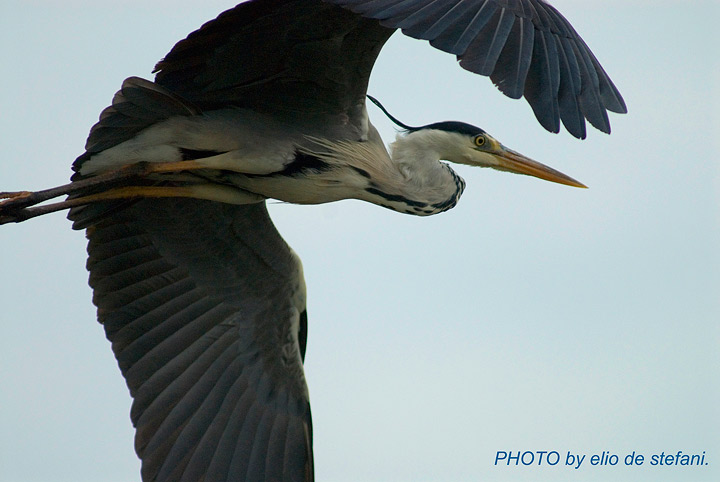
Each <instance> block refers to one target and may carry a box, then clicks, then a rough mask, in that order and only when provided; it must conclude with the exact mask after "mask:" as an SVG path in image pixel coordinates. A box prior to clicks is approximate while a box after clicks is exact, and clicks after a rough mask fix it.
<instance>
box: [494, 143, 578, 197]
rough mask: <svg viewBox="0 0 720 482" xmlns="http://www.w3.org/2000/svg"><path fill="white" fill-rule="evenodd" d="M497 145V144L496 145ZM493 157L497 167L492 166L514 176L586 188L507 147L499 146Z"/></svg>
mask: <svg viewBox="0 0 720 482" xmlns="http://www.w3.org/2000/svg"><path fill="white" fill-rule="evenodd" d="M498 144H499V143H498ZM492 155H493V157H495V160H496V161H497V162H498V166H497V167H496V166H493V167H494V168H495V169H499V170H501V171H508V172H514V173H516V174H525V175H526V176H533V177H538V178H540V179H544V180H546V181H551V182H557V183H558V184H565V185H567V186H573V187H582V188H587V186H586V185H585V184H583V183H581V182H579V181H576V180H575V179H573V178H572V177H570V176H568V175H565V174H563V173H562V172H560V171H556V170H555V169H553V168H552V167H548V166H546V165H545V164H541V163H539V162H537V161H533V160H532V159H530V158H529V157H525V156H523V155H522V154H520V153H519V152H515V151H513V150H511V149H508V148H507V147H505V146H503V145H502V144H499V145H498V147H497V150H496V152H493V154H492Z"/></svg>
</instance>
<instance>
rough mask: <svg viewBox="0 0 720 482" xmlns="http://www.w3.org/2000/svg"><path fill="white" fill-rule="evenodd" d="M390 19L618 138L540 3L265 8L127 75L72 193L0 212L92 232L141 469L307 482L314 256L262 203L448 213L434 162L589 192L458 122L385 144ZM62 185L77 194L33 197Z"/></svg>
mask: <svg viewBox="0 0 720 482" xmlns="http://www.w3.org/2000/svg"><path fill="white" fill-rule="evenodd" d="M398 28H400V29H403V32H404V33H406V34H408V35H410V36H413V37H417V38H421V39H427V40H430V41H431V43H432V45H434V46H436V47H438V48H440V49H441V50H444V51H447V52H450V53H453V54H455V55H457V56H458V59H459V61H460V65H461V66H463V67H464V68H466V69H468V70H471V71H473V72H477V73H480V74H483V75H490V76H491V78H492V79H493V81H494V82H495V83H496V84H497V85H498V86H499V88H500V89H501V90H502V91H503V92H504V93H506V94H507V95H509V96H511V97H515V98H517V97H520V96H521V95H524V96H525V97H526V99H527V100H528V101H529V102H530V104H531V106H532V107H533V110H534V112H535V114H536V117H537V118H538V120H539V121H540V122H541V124H542V125H543V126H545V127H546V128H547V129H549V130H552V131H557V130H559V125H560V122H561V121H562V122H563V124H564V125H565V126H566V127H567V129H568V130H569V131H570V132H571V133H572V134H573V135H575V136H577V137H584V136H585V119H587V120H589V121H590V122H591V123H592V124H593V125H595V126H596V127H598V128H599V129H601V130H603V131H606V132H609V123H608V121H607V113H606V110H614V111H619V112H622V111H624V110H625V107H624V104H623V101H622V98H621V97H620V95H619V93H618V92H617V90H616V89H615V87H614V86H613V85H612V82H610V80H609V78H608V77H607V74H605V72H604V71H603V70H602V68H601V67H600V65H599V63H598V62H597V60H596V59H595V57H594V56H593V55H592V53H590V51H589V50H588V49H587V46H586V45H585V44H584V42H583V41H582V40H581V39H580V37H579V36H577V33H575V31H574V30H573V29H572V27H570V25H569V24H568V23H567V21H566V20H565V19H564V18H563V17H562V16H561V15H560V14H559V13H557V12H556V11H555V10H554V9H553V8H552V7H550V6H548V5H547V4H545V3H544V2H542V1H539V0H524V1H520V0H517V1H503V2H499V1H495V0H471V1H463V2H458V3H452V2H446V1H435V2H431V1H423V0H417V1H399V0H374V1H369V0H329V1H326V2H323V1H320V0H254V1H250V2H247V3H244V4H241V5H238V6H237V7H235V8H234V9H231V10H229V11H227V12H225V13H223V14H221V15H220V16H219V17H218V18H217V19H216V20H214V21H212V22H209V23H207V24H206V25H204V26H203V27H202V28H201V29H200V30H198V31H196V32H194V33H192V34H191V35H190V36H188V38H187V39H185V40H183V41H181V42H179V43H178V44H177V45H176V46H175V47H174V48H173V49H172V51H171V52H170V53H169V54H168V55H167V56H166V57H165V58H164V59H163V60H161V61H160V62H159V63H158V64H157V66H156V71H157V75H156V78H155V81H154V82H151V81H147V80H143V79H139V78H130V79H127V80H126V81H125V82H124V83H123V86H122V88H121V90H120V91H119V92H118V93H117V94H116V96H115V98H114V99H113V103H112V105H111V106H110V107H108V108H107V109H106V110H105V111H103V113H102V115H101V117H100V121H99V122H98V124H97V125H96V126H95V127H93V129H92V131H91V133H90V136H89V138H88V142H87V145H86V152H85V153H84V154H83V155H81V156H80V157H79V158H78V159H77V160H76V161H75V163H74V165H73V169H74V170H75V175H74V176H73V182H72V183H71V184H69V185H68V186H63V187H60V188H55V189H51V190H48V191H42V192H38V193H23V194H17V193H15V194H12V193H11V194H8V195H6V196H5V197H8V198H9V199H8V200H7V201H5V202H4V203H3V204H0V222H11V221H22V220H24V219H27V218H29V217H33V216H35V215H38V214H43V213H45V212H50V211H52V210H57V209H62V208H71V210H70V214H69V217H70V219H71V220H72V221H73V222H74V227H75V228H76V229H83V228H87V234H88V239H89V245H88V254H89V260H88V269H89V271H90V285H91V286H92V288H93V290H94V299H93V301H94V303H95V304H96V305H97V306H98V319H99V321H100V322H101V323H103V325H104V328H105V331H106V334H107V337H108V339H109V340H110V341H111V342H112V347H113V351H114V353H115V356H116V358H117V360H118V364H119V366H120V369H121V371H122V373H123V375H124V376H125V378H126V380H127V383H128V387H129V389H130V392H131V395H132V396H133V398H134V403H133V408H132V412H131V418H132V421H133V424H134V425H135V426H136V428H137V435H136V451H137V453H138V455H139V456H140V457H141V459H142V461H143V466H142V476H143V480H146V481H150V480H152V481H171V480H178V481H180V480H182V481H197V480H204V481H206V482H211V481H213V482H214V481H230V480H233V481H238V480H248V481H256V480H258V481H259V480H288V481H290V480H305V481H308V480H312V479H313V477H314V476H313V470H314V469H313V460H312V424H311V420H310V405H309V397H308V391H307V386H306V384H305V378H304V374H303V360H304V356H305V347H306V340H307V312H306V304H305V302H306V290H305V283H304V280H303V275H302V265H301V263H300V260H299V258H298V257H297V256H296V255H295V253H293V251H292V250H291V249H290V248H289V247H288V246H287V244H286V243H285V242H284V241H283V240H282V238H281V236H280V235H279V234H278V233H277V231H276V230H275V228H274V226H273V224H272V222H271V221H270V219H269V216H268V214H267V210H266V207H265V200H266V199H278V200H281V201H286V202H290V203H297V204H318V203H326V202H332V201H336V200H341V199H349V198H353V199H361V200H364V201H368V202H371V203H374V204H377V205H380V206H384V207H387V208H389V209H393V210H395V211H398V212H402V213H407V214H413V215H431V214H436V213H439V212H443V211H446V210H448V209H450V208H452V207H453V206H455V204H456V203H457V202H458V199H459V197H460V195H461V194H462V192H463V190H464V188H465V182H464V181H463V180H462V178H461V177H460V176H459V175H457V174H456V173H455V172H454V171H453V170H452V169H451V168H450V166H449V165H448V164H447V163H445V162H442V160H447V161H450V162H454V163H458V164H466V165H471V166H480V167H491V168H494V169H499V170H506V171H511V172H516V173H521V174H528V175H532V176H536V177H540V178H543V179H547V180H551V181H554V182H560V183H564V184H568V185H573V186H582V184H580V183H578V182H577V181H575V180H573V179H572V178H569V177H568V176H565V175H564V174H561V173H559V172H557V171H554V170H552V169H550V168H548V167H547V166H543V165H542V164H539V163H536V162H535V161H532V160H530V159H528V158H526V157H524V156H522V155H520V154H518V153H516V152H514V151H512V150H510V149H507V148H506V147H504V146H503V145H502V144H500V143H499V142H498V141H497V140H495V139H494V138H492V137H491V136H490V135H489V134H487V133H486V132H485V131H483V130H482V129H480V128H478V127H475V126H472V125H469V124H465V123H461V122H440V123H435V124H430V125H427V126H422V127H410V126H407V125H404V124H401V123H399V121H397V120H396V119H394V118H392V117H391V118H392V119H393V120H394V121H395V122H396V123H399V124H400V125H401V127H402V128H403V129H404V131H403V132H402V133H401V134H400V135H399V136H398V138H397V139H396V141H395V142H394V143H393V144H392V145H391V147H390V152H388V150H387V149H386V148H385V146H384V143H383V142H382V139H381V138H380V136H379V134H378V132H377V131H376V129H375V128H374V127H373V126H372V124H371V123H370V121H369V117H368V111H367V109H366V91H367V85H368V80H369V76H370V72H371V70H372V66H373V63H374V61H375V59H376V57H377V55H378V53H379V52H380V49H381V48H382V46H383V44H384V43H385V42H386V41H387V40H388V38H389V37H390V36H391V35H392V34H393V32H394V31H395V30H396V29H398ZM381 109H383V111H384V108H382V107H381ZM385 112H386V111H385ZM386 113H387V112H386ZM61 194H69V195H70V198H69V200H68V201H65V202H61V203H58V204H56V205H54V206H51V207H42V206H41V207H35V208H34V207H32V206H33V205H35V204H37V203H39V202H42V201H44V200H47V199H50V198H52V197H56V196H58V195H61Z"/></svg>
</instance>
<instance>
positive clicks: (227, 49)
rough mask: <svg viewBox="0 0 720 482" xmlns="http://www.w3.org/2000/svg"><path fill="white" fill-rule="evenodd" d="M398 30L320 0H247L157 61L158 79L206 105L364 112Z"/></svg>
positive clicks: (290, 111) (314, 112) (316, 112)
mask: <svg viewBox="0 0 720 482" xmlns="http://www.w3.org/2000/svg"><path fill="white" fill-rule="evenodd" d="M393 31H394V29H388V28H385V27H382V26H380V25H379V24H378V22H377V21H374V20H369V19H365V18H362V17H361V16H359V15H355V14H353V13H352V12H349V11H347V10H343V9H341V8H338V7H336V6H333V5H329V4H326V3H323V2H321V1H320V0H263V1H258V0H256V1H249V2H246V3H242V4H240V5H238V6H236V7H235V8H233V9H231V10H228V11H226V12H223V13H222V14H221V15H220V16H219V17H218V18H216V19H215V20H212V21H210V22H208V23H206V24H205V25H203V26H202V27H201V28H200V29H199V30H197V31H195V32H193V33H191V34H190V35H189V36H188V37H187V38H186V39H185V40H182V41H180V42H178V43H177V44H176V45H175V46H174V47H173V49H172V50H171V51H170V52H169V53H168V54H167V55H166V56H165V58H164V59H163V60H161V61H160V62H158V64H157V65H156V66H155V70H156V72H157V75H156V78H155V82H156V83H157V84H159V85H161V86H163V87H165V88H167V89H169V90H171V91H172V92H174V93H176V94H178V95H180V96H181V97H183V98H184V99H186V100H188V101H190V102H193V103H195V104H196V105H198V106H199V107H200V108H202V109H203V110H210V109H215V108H219V107H224V106H227V105H235V106H238V107H246V108H251V109H253V110H257V111H261V112H268V113H279V114H281V115H282V116H284V117H286V118H287V117H288V116H292V115H298V116H299V117H302V118H307V117H308V116H312V115H328V114H338V113H341V114H349V115H350V116H355V115H362V114H361V112H360V111H361V110H362V109H363V108H364V105H365V93H366V90H367V84H368V80H369V78H370V72H371V70H372V66H373V64H374V62H375V59H376V58H377V55H378V53H379V52H380V49H381V48H382V46H383V44H384V43H385V41H386V40H387V39H388V38H389V37H390V35H392V33H393Z"/></svg>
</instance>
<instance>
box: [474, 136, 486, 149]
mask: <svg viewBox="0 0 720 482" xmlns="http://www.w3.org/2000/svg"><path fill="white" fill-rule="evenodd" d="M475 145H476V146H478V147H481V146H484V145H485V136H484V135H482V134H480V135H478V136H475Z"/></svg>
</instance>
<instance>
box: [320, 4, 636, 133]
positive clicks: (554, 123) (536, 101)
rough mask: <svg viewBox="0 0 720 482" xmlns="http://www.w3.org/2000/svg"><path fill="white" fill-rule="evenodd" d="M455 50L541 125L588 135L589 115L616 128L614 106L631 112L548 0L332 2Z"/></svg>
mask: <svg viewBox="0 0 720 482" xmlns="http://www.w3.org/2000/svg"><path fill="white" fill-rule="evenodd" d="M327 1H328V2H329V3H334V4H336V5H341V6H343V7H346V8H349V9H350V10H352V11H353V12H356V13H358V14H360V15H362V16H364V17H366V18H374V19H377V20H380V23H381V24H382V25H385V26H387V27H390V28H399V29H402V32H403V33H404V34H405V35H409V36H410V37H414V38H418V39H424V40H429V41H430V44H431V45H432V46H434V47H436V48H438V49H440V50H443V51H445V52H449V53H452V54H455V55H456V56H457V58H458V60H459V62H460V65H461V66H462V67H463V68H464V69H466V70H469V71H470V72H475V73H477V74H481V75H488V76H490V78H491V79H492V81H493V82H494V83H495V85H497V86H498V88H499V89H500V90H501V91H502V92H503V93H505V94H506V95H507V96H509V97H512V98H514V99H518V98H520V97H521V96H523V95H524V96H525V99H527V101H528V103H529V104H530V106H531V107H532V109H533V111H534V112H535V116H536V117H537V119H538V121H539V122H540V124H542V126H543V127H545V128H546V129H547V130H549V131H551V132H558V131H559V129H560V120H562V122H563V125H565V128H566V129H567V130H568V131H569V132H570V133H571V134H572V135H574V136H575V137H579V138H584V137H585V135H586V131H585V119H587V120H588V121H589V122H590V123H591V124H592V125H593V126H595V127H596V128H598V129H600V130H601V131H603V132H607V133H609V132H610V122H609V121H608V116H607V111H608V110H610V111H612V112H621V113H624V112H627V108H626V107H625V103H624V101H623V99H622V96H621V95H620V93H619V92H618V90H617V88H616V87H615V86H614V85H613V83H612V81H611V80H610V77H608V75H607V74H606V73H605V71H604V70H603V68H602V67H601V66H600V63H599V62H598V60H597V59H596V58H595V56H594V55H593V53H592V52H591V51H590V49H589V48H588V46H587V45H586V44H585V42H584V41H583V40H582V39H581V38H580V36H579V35H578V33H577V32H576V31H575V29H573V27H572V26H571V25H570V23H569V22H568V21H567V20H566V19H565V17H563V16H562V15H561V14H560V13H559V12H558V11H557V10H555V8H553V7H552V6H551V5H548V4H547V3H545V2H543V1H542V0H462V1H447V0H327Z"/></svg>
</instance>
